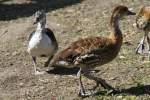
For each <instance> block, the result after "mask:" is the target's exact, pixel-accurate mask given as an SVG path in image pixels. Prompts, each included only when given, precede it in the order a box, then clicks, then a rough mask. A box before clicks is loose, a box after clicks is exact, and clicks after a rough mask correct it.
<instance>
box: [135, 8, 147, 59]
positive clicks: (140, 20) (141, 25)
mask: <svg viewBox="0 0 150 100" xmlns="http://www.w3.org/2000/svg"><path fill="white" fill-rule="evenodd" d="M136 26H137V28H138V29H140V30H142V31H144V36H143V38H142V39H141V41H140V43H139V45H138V47H137V49H136V53H143V52H144V50H145V47H144V42H145V39H147V42H148V49H149V50H148V53H149V60H150V37H149V36H148V33H149V32H150V6H144V7H142V8H141V9H140V11H139V13H138V15H137V18H136Z"/></svg>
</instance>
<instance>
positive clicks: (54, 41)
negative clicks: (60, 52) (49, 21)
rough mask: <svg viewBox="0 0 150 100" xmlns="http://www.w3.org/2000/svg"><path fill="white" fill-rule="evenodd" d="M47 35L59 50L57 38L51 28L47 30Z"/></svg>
mask: <svg viewBox="0 0 150 100" xmlns="http://www.w3.org/2000/svg"><path fill="white" fill-rule="evenodd" d="M45 33H46V35H47V36H48V37H49V38H50V39H51V40H52V42H53V44H54V45H55V47H56V49H58V43H57V40H56V38H55V35H54V33H53V31H52V30H50V29H49V28H45Z"/></svg>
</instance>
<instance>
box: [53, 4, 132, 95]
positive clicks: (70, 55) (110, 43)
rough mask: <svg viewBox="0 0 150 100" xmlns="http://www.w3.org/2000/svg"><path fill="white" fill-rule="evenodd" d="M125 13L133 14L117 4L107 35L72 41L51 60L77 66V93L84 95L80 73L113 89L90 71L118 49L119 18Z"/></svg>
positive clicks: (119, 40) (104, 61) (119, 39)
mask: <svg viewBox="0 0 150 100" xmlns="http://www.w3.org/2000/svg"><path fill="white" fill-rule="evenodd" d="M125 15H135V13H133V12H131V11H129V10H128V8H127V7H125V6H117V7H116V8H115V9H114V11H113V14H112V16H111V20H110V27H111V33H110V34H109V36H108V37H89V38H84V39H80V40H78V41H75V42H73V43H72V44H71V45H70V46H69V47H67V48H66V49H64V50H62V51H61V52H59V53H58V54H57V55H56V56H55V57H54V59H53V61H52V62H51V64H52V66H69V67H71V66H72V67H79V68H80V70H79V71H78V73H77V76H78V78H79V95H80V96H85V95H87V94H86V93H85V90H84V87H83V84H82V81H81V73H82V74H84V76H85V77H87V78H89V79H92V80H95V81H96V82H97V85H98V84H101V85H102V86H103V87H104V88H107V89H109V90H110V89H111V90H112V89H113V88H112V87H110V86H109V85H108V84H105V81H104V80H103V79H100V78H98V77H94V76H93V75H91V74H90V71H91V70H92V69H94V68H95V67H100V66H101V65H104V64H106V63H108V62H110V61H112V60H113V59H114V58H115V57H116V56H117V54H118V52H119V51H120V48H121V45H122V41H123V36H122V32H121V30H120V28H119V20H120V18H122V17H123V16H125Z"/></svg>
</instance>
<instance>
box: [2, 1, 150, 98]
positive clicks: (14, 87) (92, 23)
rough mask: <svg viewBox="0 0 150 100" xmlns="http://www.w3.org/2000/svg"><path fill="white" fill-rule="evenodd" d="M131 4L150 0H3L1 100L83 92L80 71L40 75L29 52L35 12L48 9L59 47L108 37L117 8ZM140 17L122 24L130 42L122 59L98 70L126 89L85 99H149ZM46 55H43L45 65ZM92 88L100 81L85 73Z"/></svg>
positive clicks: (148, 66) (148, 68) (149, 71)
mask: <svg viewBox="0 0 150 100" xmlns="http://www.w3.org/2000/svg"><path fill="white" fill-rule="evenodd" d="M118 4H122V5H126V6H128V7H129V8H131V9H133V11H135V12H138V10H139V9H140V7H141V6H142V5H150V1H149V0H0V38H1V39H0V100H80V99H83V98H80V97H78V96H77V92H78V87H77V78H76V73H77V70H74V71H72V70H71V71H70V70H63V69H61V70H60V69H59V70H53V69H52V70H51V71H50V73H47V74H44V75H37V76H35V75H34V70H33V64H32V60H31V58H30V56H29V55H28V53H27V52H26V50H27V43H28V41H27V39H28V36H29V34H30V33H31V32H32V31H33V30H35V26H33V25H32V18H33V17H32V15H33V14H34V12H35V11H37V10H38V9H46V11H47V27H49V28H51V29H52V30H53V31H54V33H55V35H56V38H57V40H58V42H59V48H60V49H59V50H61V49H63V48H65V47H66V46H67V45H69V44H70V43H71V42H72V41H75V40H77V39H79V38H85V37H88V36H107V35H108V34H109V32H110V31H109V19H110V16H111V13H112V9H113V8H114V7H115V6H116V5H118ZM134 22H135V16H130V17H127V18H125V19H124V20H123V21H121V22H120V26H121V30H122V32H123V33H124V43H123V46H122V49H121V51H120V53H119V55H118V56H117V58H116V59H115V60H114V61H112V62H111V63H109V64H107V65H104V66H100V67H98V68H97V70H99V72H97V73H96V74H97V75H98V76H99V77H101V78H103V79H105V80H106V81H107V83H109V84H110V85H111V86H113V87H115V88H119V89H120V90H122V91H123V92H121V93H118V94H112V95H106V93H105V91H106V90H104V89H103V88H102V87H99V91H100V94H98V95H95V96H90V97H86V98H84V99H85V100H149V99H150V96H149V94H150V63H143V62H145V61H147V60H148V59H147V56H146V55H136V54H135V48H136V46H137V43H138V42H139V40H140V38H141V37H142V33H141V32H140V31H138V30H137V29H136V28H134V27H133V23H134ZM45 60H46V59H41V58H39V59H38V63H39V64H38V67H39V68H40V69H43V70H44V69H46V68H44V67H43V63H44V61H45ZM83 81H84V85H85V87H86V89H91V88H92V87H93V86H94V85H95V83H94V82H93V81H91V80H88V79H86V78H84V77H83Z"/></svg>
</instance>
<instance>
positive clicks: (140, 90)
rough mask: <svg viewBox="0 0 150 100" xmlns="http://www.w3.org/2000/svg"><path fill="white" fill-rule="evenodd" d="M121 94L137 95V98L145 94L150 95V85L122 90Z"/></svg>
mask: <svg viewBox="0 0 150 100" xmlns="http://www.w3.org/2000/svg"><path fill="white" fill-rule="evenodd" d="M120 93H125V94H129V95H136V96H139V95H144V94H148V95H150V85H139V86H136V87H131V88H128V89H122V90H121V92H120Z"/></svg>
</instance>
